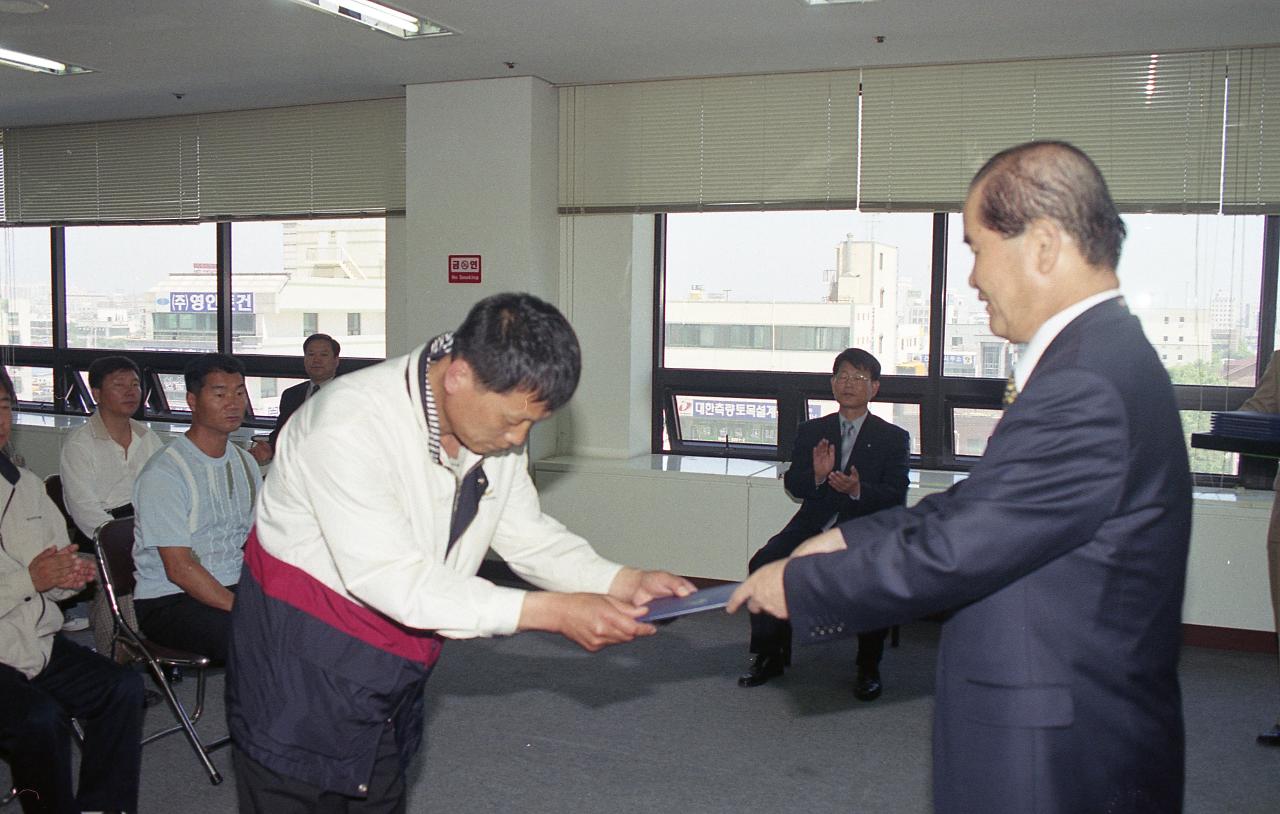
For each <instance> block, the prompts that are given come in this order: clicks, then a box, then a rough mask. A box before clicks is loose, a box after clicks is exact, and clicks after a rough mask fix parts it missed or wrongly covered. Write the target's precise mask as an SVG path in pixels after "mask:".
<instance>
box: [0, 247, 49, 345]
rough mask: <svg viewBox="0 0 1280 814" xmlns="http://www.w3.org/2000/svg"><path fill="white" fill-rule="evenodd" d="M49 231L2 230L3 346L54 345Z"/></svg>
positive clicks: (0, 290) (0, 322)
mask: <svg viewBox="0 0 1280 814" xmlns="http://www.w3.org/2000/svg"><path fill="white" fill-rule="evenodd" d="M49 256H50V230H49V228H48V227H43V226H28V227H25V228H21V229H18V228H14V229H0V306H2V307H0V344H3V345H33V346H37V347H50V346H51V345H53V296H52V289H51V287H50V279H49Z"/></svg>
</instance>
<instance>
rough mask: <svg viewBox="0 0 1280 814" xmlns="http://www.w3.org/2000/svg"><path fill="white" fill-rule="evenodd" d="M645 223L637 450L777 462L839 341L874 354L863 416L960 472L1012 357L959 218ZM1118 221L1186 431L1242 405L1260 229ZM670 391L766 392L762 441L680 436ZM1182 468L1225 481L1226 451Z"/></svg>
mask: <svg viewBox="0 0 1280 814" xmlns="http://www.w3.org/2000/svg"><path fill="white" fill-rule="evenodd" d="M658 217H659V233H660V235H661V236H662V239H661V240H659V244H658V245H659V246H661V247H663V251H661V252H659V254H660V255H661V256H660V257H658V258H657V268H658V273H659V274H660V275H665V276H664V277H663V278H662V279H661V280H660V282H661V283H662V284H661V285H659V286H658V287H657V288H658V290H659V291H662V292H664V295H663V296H662V297H661V298H660V300H659V301H658V302H657V303H656V306H657V308H658V309H659V312H660V314H661V317H662V319H661V330H660V333H658V334H656V335H655V342H658V343H659V345H660V348H661V354H660V356H659V357H658V359H659V360H660V362H661V364H659V365H658V366H657V367H656V369H655V376H654V382H655V394H656V396H655V431H654V439H655V451H674V452H698V453H700V454H737V455H755V456H756V457H768V458H785V457H786V456H787V454H789V452H790V445H791V441H792V439H793V438H794V432H795V426H796V425H797V424H798V423H799V422H800V421H803V420H805V419H806V418H809V417H814V416H815V415H821V414H823V413H824V412H829V411H831V410H834V409H835V405H834V402H832V401H831V400H830V398H831V397H830V386H829V382H828V379H827V377H828V376H829V374H830V369H831V368H830V366H831V362H832V359H833V358H834V356H835V354H836V353H838V352H839V351H840V350H841V349H843V348H844V347H846V346H850V345H852V346H857V347H862V348H864V349H866V350H869V351H871V352H872V353H873V354H875V355H876V356H877V358H879V359H880V362H881V365H882V366H883V377H882V382H881V390H880V396H879V401H878V402H876V403H873V409H875V410H876V411H877V413H882V414H884V416H885V417H886V418H889V419H891V420H893V421H894V422H895V423H897V424H898V425H899V426H902V427H903V428H904V429H906V430H908V432H910V433H911V436H912V453H913V455H915V456H917V463H918V465H921V466H929V467H940V468H964V467H966V466H968V465H970V464H971V463H972V461H973V460H975V459H976V457H977V456H981V455H982V454H983V452H984V451H985V448H986V443H987V439H988V438H989V437H990V435H991V432H992V431H993V430H994V428H995V425H996V423H997V422H998V421H999V418H1000V398H1001V395H1002V392H1003V387H1004V380H1005V379H1006V377H1007V376H1008V375H1009V373H1010V371H1011V370H1012V366H1013V364H1014V362H1015V349H1014V348H1013V347H1012V346H1011V345H1010V344H1009V343H1008V342H1007V341H1006V340H1004V339H1003V338H1001V337H998V336H995V335H993V334H992V333H991V331H990V328H989V326H988V321H987V314H986V308H985V305H984V304H983V303H982V302H980V301H979V299H978V296H977V292H976V291H974V290H973V289H972V288H970V287H969V284H968V278H969V273H970V271H971V269H972V264H973V263H972V256H971V254H970V252H969V249H968V247H967V246H966V245H965V244H964V234H963V224H962V218H961V216H960V215H959V214H957V213H950V214H938V215H928V214H892V215H885V214H881V215H871V214H863V213H858V212H847V211H846V212H756V213H716V214H678V215H677V214H671V215H666V216H658ZM1271 221H1272V223H1271V226H1270V228H1271V229H1273V230H1274V229H1277V228H1280V225H1278V224H1277V222H1280V219H1278V218H1271ZM1125 223H1126V226H1127V227H1128V230H1129V237H1128V239H1127V240H1126V242H1125V246H1124V251H1123V253H1122V260H1121V264H1120V268H1119V269H1118V273H1119V276H1120V281H1121V292H1122V294H1123V295H1124V297H1125V299H1126V302H1127V304H1128V306H1129V308H1130V310H1131V311H1132V312H1133V313H1134V315H1135V316H1137V317H1138V319H1139V320H1141V322H1142V326H1143V329H1144V331H1145V333H1146V335H1147V338H1148V339H1149V340H1150V341H1151V343H1152V346H1153V347H1154V348H1155V350H1156V353H1157V354H1158V355H1159V356H1160V358H1161V360H1162V361H1163V363H1164V365H1165V367H1166V369H1167V370H1168V371H1169V375H1170V378H1171V379H1172V380H1173V382H1174V384H1175V392H1176V394H1177V396H1178V401H1179V407H1180V409H1181V411H1182V421H1183V427H1184V429H1185V430H1186V432H1187V435H1188V438H1189V437H1190V434H1191V433H1193V432H1202V431H1207V430H1208V428H1209V418H1210V415H1211V413H1212V412H1213V411H1216V410H1230V409H1234V408H1236V407H1237V406H1238V405H1239V404H1240V403H1241V402H1242V401H1244V399H1245V398H1247V397H1248V395H1249V394H1250V393H1251V392H1252V389H1253V386H1254V382H1255V376H1256V374H1257V372H1258V370H1259V367H1260V365H1259V359H1258V357H1259V354H1261V355H1262V356H1263V358H1262V364H1263V365H1265V362H1266V360H1267V358H1269V354H1270V352H1271V350H1272V348H1273V347H1274V346H1275V340H1273V336H1272V331H1273V330H1276V329H1274V328H1273V327H1272V326H1273V325H1274V324H1275V322H1274V321H1275V312H1276V307H1277V306H1276V301H1275V300H1276V298H1275V296H1274V295H1273V296H1269V297H1265V298H1264V296H1263V292H1264V290H1265V291H1270V290H1272V289H1267V288H1266V287H1265V286H1264V280H1268V279H1269V280H1270V284H1271V285H1272V286H1274V285H1275V281H1276V277H1277V269H1276V261H1275V260H1274V259H1272V260H1270V261H1267V262H1269V263H1270V266H1269V267H1264V244H1265V241H1266V239H1267V237H1266V234H1265V233H1266V231H1267V227H1268V219H1267V218H1266V217H1263V216H1227V215H1169V214H1129V215H1125ZM1262 326H1266V334H1265V341H1263V342H1260V341H1259V336H1260V332H1261V331H1262ZM1276 335H1277V336H1280V333H1277V334H1276ZM677 393H679V394H682V395H683V396H686V397H687V396H688V395H689V394H691V393H697V394H698V395H699V397H700V398H701V399H702V400H703V401H702V402H701V409H703V410H704V411H707V410H722V411H723V410H728V409H730V404H731V403H737V402H743V401H745V402H748V403H749V402H750V401H751V400H752V399H766V400H767V401H768V403H769V404H770V405H773V406H772V408H771V410H772V412H771V415H772V416H773V417H774V418H773V420H772V425H771V426H770V431H771V433H772V434H771V435H768V436H763V437H764V438H765V442H764V444H763V445H762V444H761V442H759V441H756V442H755V443H754V444H753V443H751V442H746V443H745V444H742V445H741V446H736V445H735V443H734V442H735V440H737V439H736V438H735V437H734V436H733V434H732V433H729V437H728V440H727V442H726V440H725V438H723V437H720V438H708V437H707V436H706V433H697V434H693V433H686V432H684V428H686V427H687V428H693V427H694V426H698V427H702V426H703V424H696V425H695V424H693V423H690V422H688V421H687V420H686V418H685V415H683V414H681V413H680V412H679V410H680V409H684V410H688V409H689V407H688V406H687V404H688V402H680V401H678V400H675V401H673V400H672V399H673V396H675V395H676V394H677ZM717 400H718V401H717ZM718 402H724V405H723V406H720V405H719V403H718ZM733 409H735V410H736V408H733ZM673 411H674V412H673ZM674 418H678V419H679V420H674ZM728 427H729V425H728V424H725V428H728ZM716 440H719V441H720V443H719V444H718V445H717V444H715V443H714V442H715V441H716ZM744 440H745V439H744ZM770 443H771V445H770ZM1191 458H1192V465H1193V468H1194V469H1195V470H1196V471H1197V472H1198V473H1201V474H1202V475H1204V476H1215V477H1218V478H1221V477H1223V476H1227V477H1231V476H1234V475H1235V473H1236V467H1237V464H1238V460H1237V457H1236V456H1235V455H1230V454H1226V453H1217V452H1207V451H1203V450H1198V449H1192V450H1191Z"/></svg>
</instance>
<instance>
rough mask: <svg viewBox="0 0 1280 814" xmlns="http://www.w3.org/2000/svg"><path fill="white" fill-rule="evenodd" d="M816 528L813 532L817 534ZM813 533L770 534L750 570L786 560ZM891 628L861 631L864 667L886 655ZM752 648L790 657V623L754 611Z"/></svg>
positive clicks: (873, 667)
mask: <svg viewBox="0 0 1280 814" xmlns="http://www.w3.org/2000/svg"><path fill="white" fill-rule="evenodd" d="M816 533H817V532H814V534H816ZM811 536H813V535H812V534H808V533H805V532H803V531H802V532H795V531H790V530H788V529H783V530H782V531H780V532H778V533H777V534H775V535H773V536H772V537H770V538H769V542H767V543H765V544H764V546H762V547H761V548H760V550H759V551H757V552H756V553H755V554H754V555H753V556H752V557H751V561H750V562H749V563H747V571H748V572H749V573H753V574H754V573H755V572H756V571H757V570H759V569H760V568H763V567H764V566H766V565H768V564H769V563H771V562H777V561H778V560H784V559H786V558H787V557H790V556H791V553H792V552H793V551H795V550H796V549H797V548H799V547H800V544H801V543H803V542H804V541H805V540H807V539H809V538H810V537H811ZM888 635H889V629H888V628H881V629H880V630H870V631H866V632H863V633H859V634H858V656H857V665H858V667H859V669H862V670H876V669H878V667H879V665H880V658H881V657H882V656H883V655H884V640H885V637H886V636H888ZM751 652H752V653H756V654H771V653H772V654H780V655H781V656H783V658H784V659H785V660H786V661H787V662H788V663H790V661H791V623H790V622H788V621H787V620H785V619H779V618H777V617H776V616H770V615H769V614H767V613H753V614H751Z"/></svg>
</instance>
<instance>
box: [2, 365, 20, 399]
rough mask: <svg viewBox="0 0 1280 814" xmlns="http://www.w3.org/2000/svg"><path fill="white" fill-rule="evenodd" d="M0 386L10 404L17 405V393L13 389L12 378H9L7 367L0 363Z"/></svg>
mask: <svg viewBox="0 0 1280 814" xmlns="http://www.w3.org/2000/svg"><path fill="white" fill-rule="evenodd" d="M0 388H2V389H3V390H4V395H7V396H8V397H9V404H10V406H13V407H17V406H18V394H17V393H16V392H15V391H14V389H13V379H10V378H9V369H8V368H6V367H5V366H4V365H0Z"/></svg>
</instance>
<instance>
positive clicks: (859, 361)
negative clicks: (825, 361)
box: [831, 348, 880, 382]
mask: <svg viewBox="0 0 1280 814" xmlns="http://www.w3.org/2000/svg"><path fill="white" fill-rule="evenodd" d="M845 362H848V363H849V364H850V365H852V366H853V367H855V368H857V369H858V370H865V371H866V372H867V375H868V376H870V377H871V381H873V382H878V381H880V362H879V361H878V360H877V359H876V357H874V356H872V355H871V354H870V353H867V352H866V351H865V350H863V349H862V348H845V349H844V350H842V351H840V355H839V356H837V357H836V360H835V362H833V363H832V365H831V375H832V376H834V375H836V374H837V373H839V372H840V365H843V364H844V363H845Z"/></svg>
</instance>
